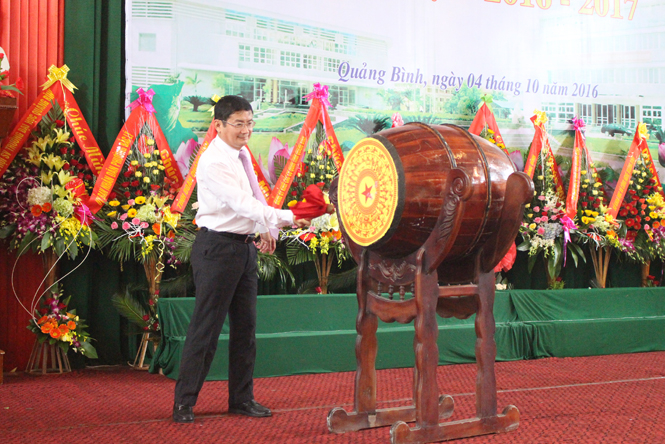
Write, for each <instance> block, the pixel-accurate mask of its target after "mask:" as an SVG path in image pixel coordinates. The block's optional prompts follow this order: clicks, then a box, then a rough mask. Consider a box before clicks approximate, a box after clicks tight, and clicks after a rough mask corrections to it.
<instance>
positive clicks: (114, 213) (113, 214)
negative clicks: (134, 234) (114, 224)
mask: <svg viewBox="0 0 665 444" xmlns="http://www.w3.org/2000/svg"><path fill="white" fill-rule="evenodd" d="M116 214H118V212H117V211H109V212H108V213H106V215H107V216H108V217H115V216H116Z"/></svg>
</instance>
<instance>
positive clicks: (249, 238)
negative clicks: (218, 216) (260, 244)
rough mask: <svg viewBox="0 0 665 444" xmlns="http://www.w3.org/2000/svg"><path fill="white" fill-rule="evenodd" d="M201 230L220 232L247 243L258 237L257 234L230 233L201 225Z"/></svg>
mask: <svg viewBox="0 0 665 444" xmlns="http://www.w3.org/2000/svg"><path fill="white" fill-rule="evenodd" d="M201 231H207V232H209V233H214V234H219V235H220V236H223V237H226V238H229V239H233V240H235V241H238V242H243V243H245V244H248V243H250V242H254V239H256V236H255V235H253V234H238V233H229V232H228V231H215V230H211V229H209V228H206V227H201Z"/></svg>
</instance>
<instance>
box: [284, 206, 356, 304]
mask: <svg viewBox="0 0 665 444" xmlns="http://www.w3.org/2000/svg"><path fill="white" fill-rule="evenodd" d="M280 240H283V241H285V242H286V255H287V259H288V262H289V263H290V264H292V265H296V264H300V263H304V262H308V261H313V262H314V265H315V266H316V274H317V277H318V279H319V287H320V289H321V293H323V294H326V293H327V289H328V276H329V275H330V268H331V266H332V263H333V260H332V256H336V257H337V262H338V264H339V265H341V263H342V262H343V261H344V260H345V259H347V258H348V257H349V251H348V249H347V248H346V247H345V245H344V241H343V238H342V233H341V231H340V229H339V221H338V219H337V214H324V215H323V216H320V217H316V218H314V219H312V223H311V225H310V226H309V227H308V228H305V229H303V228H295V229H286V230H282V231H281V232H280Z"/></svg>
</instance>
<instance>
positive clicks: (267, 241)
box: [256, 231, 277, 254]
mask: <svg viewBox="0 0 665 444" xmlns="http://www.w3.org/2000/svg"><path fill="white" fill-rule="evenodd" d="M276 245H277V242H275V238H274V237H272V236H271V235H270V232H268V231H266V232H265V233H261V240H260V241H259V242H257V243H256V248H258V249H259V251H260V252H261V253H268V254H272V253H273V252H274V251H275V246H276Z"/></svg>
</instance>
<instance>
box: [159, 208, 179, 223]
mask: <svg viewBox="0 0 665 444" xmlns="http://www.w3.org/2000/svg"><path fill="white" fill-rule="evenodd" d="M162 213H163V214H164V222H166V223H167V224H169V225H170V226H171V227H173V228H176V227H177V226H178V221H179V220H180V214H178V213H171V208H170V207H168V206H166V207H164V208H162Z"/></svg>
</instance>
